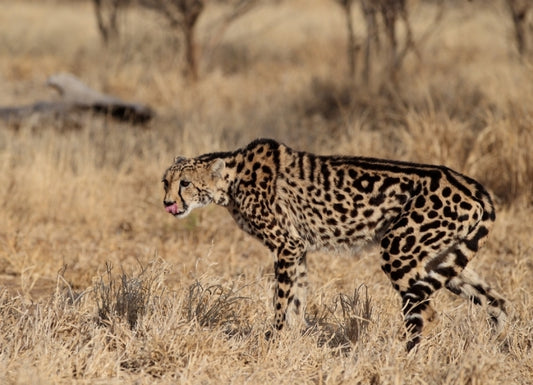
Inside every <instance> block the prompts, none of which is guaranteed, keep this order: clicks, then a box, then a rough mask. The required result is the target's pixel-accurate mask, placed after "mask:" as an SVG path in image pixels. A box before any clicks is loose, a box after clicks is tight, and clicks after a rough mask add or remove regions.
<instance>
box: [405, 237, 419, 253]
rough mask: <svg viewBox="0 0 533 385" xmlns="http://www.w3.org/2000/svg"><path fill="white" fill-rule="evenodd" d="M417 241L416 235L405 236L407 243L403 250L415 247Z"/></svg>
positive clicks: (406, 250) (407, 250)
mask: <svg viewBox="0 0 533 385" xmlns="http://www.w3.org/2000/svg"><path fill="white" fill-rule="evenodd" d="M415 242H416V238H415V236H414V235H409V236H408V237H407V238H405V245H404V246H403V247H402V252H403V253H407V252H409V251H410V250H411V249H412V248H413V246H414V244H415Z"/></svg>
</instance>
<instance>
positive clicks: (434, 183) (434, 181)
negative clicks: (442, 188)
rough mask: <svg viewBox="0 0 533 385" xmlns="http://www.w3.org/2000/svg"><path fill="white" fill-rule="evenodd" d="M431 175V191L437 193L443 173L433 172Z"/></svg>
mask: <svg viewBox="0 0 533 385" xmlns="http://www.w3.org/2000/svg"><path fill="white" fill-rule="evenodd" d="M429 174H430V176H431V183H430V185H429V189H430V190H431V191H437V189H438V188H439V181H440V178H441V173H440V171H431V172H430V173H429Z"/></svg>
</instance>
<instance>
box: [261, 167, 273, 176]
mask: <svg viewBox="0 0 533 385" xmlns="http://www.w3.org/2000/svg"><path fill="white" fill-rule="evenodd" d="M262 170H263V172H264V173H265V174H272V169H271V168H270V167H268V166H263V168H262Z"/></svg>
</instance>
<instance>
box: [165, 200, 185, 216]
mask: <svg viewBox="0 0 533 385" xmlns="http://www.w3.org/2000/svg"><path fill="white" fill-rule="evenodd" d="M165 210H166V212H167V213H169V214H172V215H174V216H175V217H179V216H180V215H183V214H184V213H185V211H186V210H185V208H184V209H182V210H180V209H179V208H178V204H177V203H174V204H173V205H170V206H167V207H165Z"/></svg>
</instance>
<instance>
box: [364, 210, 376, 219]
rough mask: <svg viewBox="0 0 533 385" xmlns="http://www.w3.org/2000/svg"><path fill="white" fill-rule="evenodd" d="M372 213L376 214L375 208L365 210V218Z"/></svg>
mask: <svg viewBox="0 0 533 385" xmlns="http://www.w3.org/2000/svg"><path fill="white" fill-rule="evenodd" d="M372 214H374V210H372V209H368V210H365V211H363V215H364V216H365V218H368V217H370V216H371V215H372Z"/></svg>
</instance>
